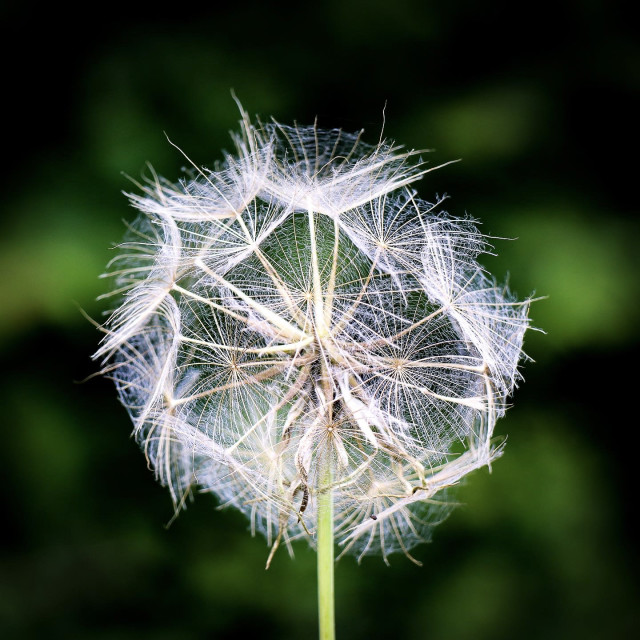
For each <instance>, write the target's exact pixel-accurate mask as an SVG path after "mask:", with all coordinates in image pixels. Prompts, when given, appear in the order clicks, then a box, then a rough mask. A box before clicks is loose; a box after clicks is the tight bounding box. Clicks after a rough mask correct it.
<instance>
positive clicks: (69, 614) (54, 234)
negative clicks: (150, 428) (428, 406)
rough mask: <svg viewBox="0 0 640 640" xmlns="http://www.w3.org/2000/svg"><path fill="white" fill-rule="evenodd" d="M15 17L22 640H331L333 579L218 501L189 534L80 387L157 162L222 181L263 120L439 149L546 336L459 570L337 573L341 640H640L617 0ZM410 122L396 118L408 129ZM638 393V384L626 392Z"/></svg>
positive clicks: (444, 547)
mask: <svg viewBox="0 0 640 640" xmlns="http://www.w3.org/2000/svg"><path fill="white" fill-rule="evenodd" d="M91 10H92V12H93V14H92V16H91V17H89V15H86V16H85V15H84V14H83V13H82V12H80V13H77V11H74V13H73V14H72V13H71V12H69V13H68V14H67V13H65V9H64V7H63V6H55V7H52V8H50V9H48V10H44V9H38V8H37V7H36V6H33V5H28V4H27V3H22V4H18V3H15V2H9V3H4V4H3V5H2V9H1V14H0V16H1V18H2V24H3V31H4V37H3V43H2V45H1V46H2V60H3V72H2V77H3V81H2V85H3V88H4V91H3V93H4V97H3V99H2V108H3V110H4V117H3V124H4V126H3V131H2V147H3V159H4V162H3V164H4V165H5V166H4V168H3V172H2V181H3V185H2V192H1V193H2V215H3V219H2V234H1V236H0V273H1V274H2V277H1V278H0V301H1V305H0V353H1V355H2V363H3V364H2V368H1V374H0V375H1V377H2V380H1V386H0V389H1V394H2V408H3V411H4V414H3V416H2V440H1V442H2V446H0V478H1V481H2V497H1V498H0V500H1V501H2V515H3V520H4V524H3V525H2V528H1V529H0V536H1V537H2V539H3V544H2V548H1V551H0V635H1V636H2V637H3V638H31V637H33V638H89V639H93V638H96V639H101V640H102V639H105V640H106V639H114V640H115V639H120V638H123V639H127V638H136V639H137V640H141V639H144V638H149V639H154V640H160V639H162V640H164V639H167V640H169V639H173V638H181V639H182V638H184V639H199V638H237V637H253V636H255V637H260V638H265V639H266V638H278V639H299V638H313V637H314V636H315V633H316V600H315V598H316V590H315V589H316V587H315V556H314V554H313V553H312V552H311V551H310V550H309V549H307V548H306V547H305V545H304V544H303V545H299V546H297V547H296V558H295V560H293V561H292V560H290V559H289V557H288V556H287V555H286V553H280V554H279V555H278V556H277V557H276V559H275V561H274V563H273V566H272V568H271V569H270V570H269V571H268V572H265V570H264V562H265V560H266V556H267V553H268V549H267V547H266V545H265V542H264V540H263V539H260V538H255V539H254V538H251V536H250V534H249V532H248V530H247V522H245V521H244V519H243V518H242V517H241V516H240V515H238V514H236V513H234V512H231V511H217V510H216V509H215V501H214V499H213V498H212V497H211V496H208V495H200V496H196V499H195V501H194V502H193V503H192V504H190V505H189V508H188V510H187V512H186V513H183V514H182V515H181V516H180V517H179V518H178V519H177V520H176V521H175V522H173V523H172V524H171V526H169V527H168V528H167V527H166V525H167V523H168V522H169V521H170V519H171V516H172V510H171V504H170V499H169V495H168V493H167V492H166V490H164V489H163V488H162V487H160V486H158V485H157V484H156V482H155V480H154V478H153V476H152V473H151V472H150V471H149V470H148V469H147V468H146V466H145V463H144V459H143V456H142V454H141V453H140V452H139V450H138V448H137V446H136V445H135V443H134V442H133V441H132V440H131V438H130V436H129V433H130V424H129V422H128V419H127V416H126V414H125V412H124V410H123V409H122V408H121V407H120V406H119V405H118V403H117V400H116V396H115V393H114V390H113V389H112V386H111V384H110V383H108V382H107V381H104V380H101V379H99V378H93V379H90V380H89V381H87V382H84V383H81V381H82V380H83V379H85V378H86V377H87V376H89V375H91V374H92V373H94V372H95V371H96V370H97V368H98V365H97V364H96V363H94V362H92V361H91V360H90V354H91V353H92V352H93V351H94V350H95V348H96V344H97V341H98V339H99V334H98V332H97V331H96V330H95V329H94V327H92V326H91V324H90V323H89V322H88V321H87V320H86V319H85V318H84V317H83V315H82V314H81V312H80V310H79V309H80V308H82V309H84V310H85V311H86V312H87V313H88V314H90V315H91V316H92V317H94V318H98V319H100V318H101V315H100V314H101V310H102V308H103V307H102V306H101V303H99V302H96V300H95V299H96V297H97V296H98V295H99V294H101V293H103V292H104V291H105V290H106V287H107V284H106V283H105V281H103V280H99V279H98V275H99V274H100V273H101V271H102V269H103V267H104V265H105V264H106V262H107V260H108V259H109V257H110V249H109V247H110V245H111V244H112V243H114V242H117V241H118V240H119V239H120V238H121V236H122V234H123V231H124V226H123V224H122V219H125V220H131V219H132V217H133V216H134V215H135V214H134V212H133V210H131V209H129V208H128V207H127V204H126V201H125V198H124V197H123V196H122V195H121V191H122V190H129V189H132V188H134V187H133V185H132V184H131V182H129V181H128V179H127V178H126V177H125V176H124V175H123V173H124V174H128V175H130V176H132V177H134V178H138V177H139V176H140V175H141V174H142V173H143V172H144V171H145V162H146V161H150V162H152V164H153V165H154V167H155V169H156V170H157V171H158V173H160V174H161V175H165V176H166V177H168V178H172V179H174V178H177V177H178V176H179V175H180V174H181V170H182V166H183V164H184V159H183V158H182V157H181V156H180V154H179V153H178V152H177V151H176V150H175V149H174V148H173V147H172V146H170V144H169V143H168V142H167V138H166V137H165V132H166V134H167V135H168V136H169V137H170V138H171V140H172V141H173V142H175V143H176V144H178V145H179V146H180V147H181V148H182V149H184V150H185V151H186V152H187V153H188V154H189V156H190V157H191V158H192V159H193V160H194V161H195V162H197V163H198V164H203V165H208V166H211V165H212V163H213V162H214V161H215V160H217V159H219V158H220V157H221V153H220V150H221V149H222V148H230V147H231V144H230V139H229V137H228V131H229V130H231V129H234V128H236V123H237V121H238V119H239V114H238V111H237V108H236V105H235V104H234V102H233V100H232V98H231V89H234V90H235V92H236V94H237V95H238V97H239V98H240V100H241V101H242V103H243V105H244V107H245V108H246V109H247V110H248V111H249V113H251V114H260V115H262V116H264V117H269V116H271V115H273V116H274V117H276V118H277V119H278V120H280V121H282V122H285V123H288V122H291V121H293V120H294V119H295V120H297V121H298V122H300V123H311V122H312V121H313V119H314V118H315V117H316V116H317V117H318V122H319V125H320V126H325V127H332V126H339V127H343V128H344V129H346V130H357V129H360V128H361V127H364V128H365V130H366V136H365V139H367V140H368V141H370V142H376V141H377V140H378V138H379V136H380V131H381V128H382V122H383V112H384V113H385V117H386V124H385V126H384V133H385V135H386V136H387V137H390V138H393V139H395V140H396V141H398V142H400V143H403V144H405V145H407V146H408V147H415V148H428V149H434V150H435V151H434V152H433V153H432V154H431V156H430V160H431V161H432V162H433V163H434V164H436V163H441V162H445V161H447V160H451V159H455V158H462V159H463V161H462V162H460V163H457V164H454V165H450V166H448V167H446V168H444V169H441V170H439V171H437V172H434V173H431V174H428V175H427V176H426V177H425V178H424V179H423V180H422V182H421V183H420V184H419V185H418V188H419V191H420V193H421V195H422V196H424V197H425V198H427V199H428V198H431V197H433V196H434V194H436V193H448V194H450V196H451V198H450V200H449V201H448V210H449V211H450V212H451V213H453V214H457V215H460V214H464V213H465V212H468V213H469V214H470V215H473V216H474V217H477V218H478V219H480V220H481V221H482V223H483V226H482V228H483V230H484V231H485V232H486V233H488V234H491V235H493V236H497V237H501V238H511V239H513V240H496V242H495V245H496V249H497V253H498V254H499V256H498V257H490V256H489V257H487V259H486V261H485V265H486V266H487V267H488V268H489V269H490V270H491V271H493V272H494V273H495V274H496V275H498V276H499V277H500V278H505V277H507V275H508V274H510V275H509V281H510V285H511V287H512V289H514V290H515V291H517V292H518V294H519V295H520V296H521V297H524V296H527V295H529V294H532V293H534V292H535V293H536V294H537V295H540V296H547V299H545V300H544V301H540V302H536V303H535V304H534V306H533V309H532V312H531V315H532V318H533V322H534V324H535V325H536V326H537V327H539V328H541V329H543V330H544V331H545V332H546V334H543V333H534V332H531V333H530V334H528V335H527V338H526V345H525V347H526V351H527V352H528V354H529V355H530V356H531V358H533V360H534V361H535V362H529V363H527V364H526V365H525V366H524V368H523V373H524V377H525V380H526V382H525V383H524V384H523V385H521V388H520V389H518V391H517V393H516V394H515V398H514V406H513V408H512V409H511V410H510V411H509V412H508V414H507V417H506V418H505V419H504V420H503V421H501V423H499V425H498V429H497V431H498V432H499V433H501V434H508V444H507V449H506V453H505V455H504V457H503V458H502V459H501V460H499V461H498V462H497V463H496V464H495V465H494V467H493V472H492V473H491V474H489V473H488V472H487V471H486V470H483V471H481V472H476V473H475V474H474V475H473V476H472V477H471V478H470V479H469V480H468V482H466V483H465V485H464V486H462V487H460V489H459V491H458V494H457V497H458V499H459V500H460V502H461V503H462V506H460V507H459V508H458V509H457V510H456V511H455V513H454V514H453V515H452V516H451V517H450V518H449V520H447V521H446V522H445V523H444V524H442V525H441V526H440V527H439V529H438V530H437V531H436V533H435V537H434V541H433V543H432V544H429V545H425V546H422V547H419V548H418V549H416V551H415V555H416V556H417V557H418V558H419V559H420V560H421V561H422V562H423V563H424V567H423V568H417V567H415V566H414V565H412V564H411V563H410V562H408V561H407V560H406V559H405V558H404V557H402V556H397V557H393V558H392V566H391V567H390V568H388V567H386V566H384V564H383V563H382V561H381V560H378V559H368V560H367V561H365V562H363V563H362V565H360V566H358V565H357V564H356V563H355V561H353V559H352V558H345V559H343V560H341V561H340V563H339V564H338V566H337V572H336V579H337V586H336V589H337V626H338V630H339V637H340V638H344V639H346V638H349V639H353V640H357V639H361V638H362V639H364V638H367V639H368V640H373V639H376V638H390V637H397V638H429V639H430V640H446V639H453V640H458V639H459V640H466V639H472V638H473V639H474V640H483V639H485V638H486V639H489V638H490V639H491V640H501V639H511V638H523V639H524V638H545V639H547V640H550V639H554V638H563V639H566V638H580V639H584V640H587V639H596V638H630V637H632V636H633V635H634V634H635V633H637V632H638V595H639V590H638V585H637V572H638V567H639V563H638V551H637V548H636V545H635V538H636V536H635V531H634V529H633V528H632V526H631V522H632V519H633V516H634V515H635V511H636V503H637V490H636V487H637V484H636V473H635V472H636V467H637V452H636V448H637V446H638V445H637V436H636V431H637V425H638V417H637V416H638V410H637V406H636V405H635V404H634V402H636V401H637V362H638V320H639V317H638V316H639V313H638V310H639V308H638V297H639V293H640V292H639V284H638V283H639V281H640V280H639V278H638V275H639V272H638V269H637V266H638V248H637V247H638V240H639V235H638V226H639V225H638V215H637V211H638V209H637V204H636V202H637V198H636V193H635V191H636V184H637V167H638V165H637V159H636V157H635V155H637V139H636V142H635V143H634V142H633V139H634V131H635V132H637V130H636V129H635V121H636V120H637V114H638V113H639V112H640V111H639V110H638V95H639V93H638V89H639V86H640V49H639V47H638V43H637V41H636V40H634V38H635V37H637V30H636V25H635V23H634V22H633V21H632V20H631V19H630V16H628V15H625V13H624V12H623V11H622V10H621V5H619V4H618V3H616V2H607V1H605V0H583V1H581V2H578V1H568V0H564V1H557V2H553V3H548V4H545V3H544V2H543V3H535V4H532V5H526V4H525V5H522V4H520V5H518V4H513V3H507V2H495V3H480V2H464V1H463V2H450V3H445V2H424V1H419V0H393V1H392V2H391V1H389V2H364V1H362V2H360V1H348V0H331V1H327V2H318V3H313V4H312V3H309V4H302V3H290V4H287V3H275V2H274V3H267V2H253V1H251V0H245V1H244V2H242V3H231V4H229V5H227V6H224V7H216V8H213V5H212V3H210V4H209V5H208V7H207V8H205V9H200V8H196V7H193V6H190V5H188V4H186V5H179V6H174V7H172V8H171V10H170V11H169V12H167V11H166V10H165V9H162V8H160V7H159V6H151V5H146V6H145V7H143V8H138V7H137V6H136V5H129V6H125V7H123V8H120V9H119V8H116V7H115V6H114V5H113V4H112V3H109V4H106V5H92V7H91ZM385 104H386V109H385ZM625 367H627V368H626V370H625Z"/></svg>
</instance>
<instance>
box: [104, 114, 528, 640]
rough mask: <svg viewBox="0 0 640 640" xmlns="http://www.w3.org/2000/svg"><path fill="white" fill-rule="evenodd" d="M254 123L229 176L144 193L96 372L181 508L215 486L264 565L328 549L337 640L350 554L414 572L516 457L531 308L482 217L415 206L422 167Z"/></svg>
mask: <svg viewBox="0 0 640 640" xmlns="http://www.w3.org/2000/svg"><path fill="white" fill-rule="evenodd" d="M241 113H242V121H241V133H240V134H239V135H235V136H234V138H233V139H234V143H235V147H236V152H235V154H233V155H232V154H227V155H226V156H225V158H224V161H223V162H222V163H221V164H220V166H218V167H216V168H215V170H208V169H203V168H199V167H197V166H196V165H193V176H192V177H190V178H184V179H183V180H181V181H180V182H178V183H177V184H173V183H170V182H168V181H166V180H164V179H162V178H160V177H158V176H156V175H155V174H153V173H152V177H151V178H150V179H149V180H147V181H146V182H145V183H144V184H142V185H139V186H140V188H141V191H142V193H138V194H130V195H129V198H130V200H131V202H132V204H133V205H134V206H135V207H136V208H137V209H139V211H140V212H141V213H140V215H139V217H138V219H137V220H136V222H135V223H134V224H133V225H131V226H130V228H129V231H128V235H127V238H126V239H125V241H124V242H123V243H122V244H121V245H120V251H119V252H118V255H117V256H116V257H115V258H114V259H113V260H112V261H111V263H110V264H109V273H108V274H106V275H108V276H112V277H113V279H114V286H113V294H112V295H113V296H115V297H114V300H116V302H115V303H114V309H113V311H112V313H111V315H110V317H109V319H108V321H107V322H106V324H105V325H104V327H103V331H104V333H105V336H104V339H103V341H102V343H101V345H100V348H99V349H98V351H97V352H96V354H95V357H96V358H99V359H102V360H103V362H104V372H105V373H106V374H107V375H108V376H109V377H111V378H112V379H113V380H114V381H115V383H116V386H117V389H118V392H119V395H120V399H121V401H122V403H123V404H124V406H125V407H126V409H127V411H128V412H129V414H130V416H131V419H132V421H133V424H134V433H135V436H136V438H137V439H138V441H139V442H140V444H141V447H142V449H143V451H144V453H145V456H146V458H147V461H148V463H149V465H150V467H151V468H152V469H153V470H154V471H155V474H156V476H157V478H158V480H159V481H160V482H162V483H163V484H165V485H167V486H168V488H169V490H170V492H171V497H172V499H173V502H174V504H175V506H176V510H178V509H180V508H181V507H182V506H183V505H184V503H185V498H186V497H187V496H188V495H189V494H190V492H191V491H192V490H193V489H194V488H197V489H199V490H201V491H206V492H212V493H214V494H215V495H216V496H217V498H218V500H219V501H220V504H221V505H224V506H227V505H229V506H234V507H236V508H237V509H239V510H240V511H242V512H243V513H245V515H246V516H247V517H248V518H249V521H250V523H251V531H252V533H255V532H257V531H259V532H260V533H262V534H263V535H264V536H265V537H266V539H267V542H268V544H269V545H270V547H271V552H270V553H269V556H268V560H267V566H268V565H269V563H270V562H271V561H272V559H273V557H274V553H275V551H276V549H278V548H279V547H280V546H284V547H286V548H287V549H288V550H289V552H290V553H291V554H293V551H292V546H291V543H292V541H294V540H297V539H300V538H304V539H306V540H308V541H309V542H310V544H312V545H313V546H315V547H317V549H318V571H319V593H320V628H321V637H325V638H332V637H333V626H334V625H333V595H332V594H333V562H334V559H333V553H334V542H335V543H337V544H338V545H339V549H340V555H343V554H353V555H355V556H356V557H357V559H358V560H361V559H362V558H363V557H364V556H366V555H373V554H376V555H381V556H382V558H383V559H384V561H385V562H388V557H389V555H390V554H393V553H396V552H402V553H404V554H405V555H406V556H407V557H408V558H410V559H411V560H412V561H414V562H417V561H416V560H415V559H414V558H413V557H412V556H411V554H410V550H411V549H412V548H413V547H414V546H415V545H416V544H418V543H419V542H424V541H428V540H429V538H430V536H431V532H432V530H433V528H434V527H435V526H436V525H437V524H438V523H439V522H441V521H442V520H443V519H444V518H446V517H447V515H448V514H449V512H450V511H451V509H452V506H453V505H452V502H451V501H450V499H449V497H448V496H447V488H448V487H451V486H452V485H455V484H457V483H458V482H459V481H460V480H461V479H462V478H463V477H464V476H465V475H466V474H468V473H469V472H470V471H473V470H474V469H477V468H479V467H482V466H485V465H489V464H490V463H491V461H492V460H494V459H495V458H497V457H498V456H499V455H500V454H501V451H502V450H501V446H500V445H499V444H498V445H496V444H495V442H494V441H493V439H492V436H493V430H494V425H495V422H496V419H498V418H499V417H501V416H502V415H503V414H504V412H505V409H506V403H507V398H508V396H509V395H510V394H511V392H512V391H513V388H514V385H515V384H516V382H517V380H518V378H519V373H518V364H519V362H520V360H521V359H522V357H523V355H522V341H523V335H524V333H525V330H526V329H527V327H528V317H527V313H528V306H529V300H526V301H523V302H519V301H517V300H515V299H514V298H513V297H512V296H511V295H510V294H509V292H508V291H507V289H506V288H504V287H499V286H498V285H497V284H496V282H495V281H494V280H493V279H492V278H491V277H490V276H489V275H488V274H487V273H486V272H485V271H484V269H483V268H482V267H481V266H480V265H479V263H478V257H479V256H480V255H481V254H482V253H483V252H487V251H488V250H489V249H490V247H489V245H488V244H487V239H486V238H485V237H484V236H483V235H481V234H480V233H479V231H478V229H477V227H476V224H475V223H474V222H473V221H472V220H470V219H468V218H451V217H448V216H447V214H446V213H445V212H444V211H442V210H441V205H442V198H438V199H437V200H436V202H433V203H429V202H425V201H424V200H421V199H420V198H419V197H418V196H417V193H416V191H415V190H414V189H413V183H414V182H415V181H416V180H418V179H419V178H421V177H422V176H424V175H425V174H426V173H427V172H428V171H431V170H432V169H429V168H427V167H426V165H425V164H424V162H423V161H422V159H421V158H420V156H419V154H418V152H415V151H405V150H403V149H402V148H401V147H398V146H394V145H393V144H390V143H387V142H384V141H381V142H380V143H379V144H377V145H368V144H366V143H364V142H362V140H361V133H359V134H348V133H344V132H343V131H341V130H335V129H334V130H330V131H324V130H321V129H318V128H317V127H316V126H315V125H314V126H312V127H300V126H298V125H294V126H284V125H281V124H279V123H277V122H271V123H268V124H253V123H252V122H251V121H250V119H249V117H248V115H247V114H246V113H245V112H244V111H243V110H242V108H241Z"/></svg>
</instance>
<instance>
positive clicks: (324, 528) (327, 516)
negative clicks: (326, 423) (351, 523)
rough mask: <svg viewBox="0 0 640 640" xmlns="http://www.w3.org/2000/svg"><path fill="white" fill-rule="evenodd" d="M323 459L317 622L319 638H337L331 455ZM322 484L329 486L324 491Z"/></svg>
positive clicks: (319, 524)
mask: <svg viewBox="0 0 640 640" xmlns="http://www.w3.org/2000/svg"><path fill="white" fill-rule="evenodd" d="M324 458H325V459H324V469H323V471H322V473H321V474H320V491H319V493H318V622H319V627H320V640H335V637H336V631H335V614H334V588H333V567H334V559H333V491H332V489H331V457H330V456H329V455H326V456H324ZM322 487H326V489H325V490H324V491H322Z"/></svg>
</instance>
